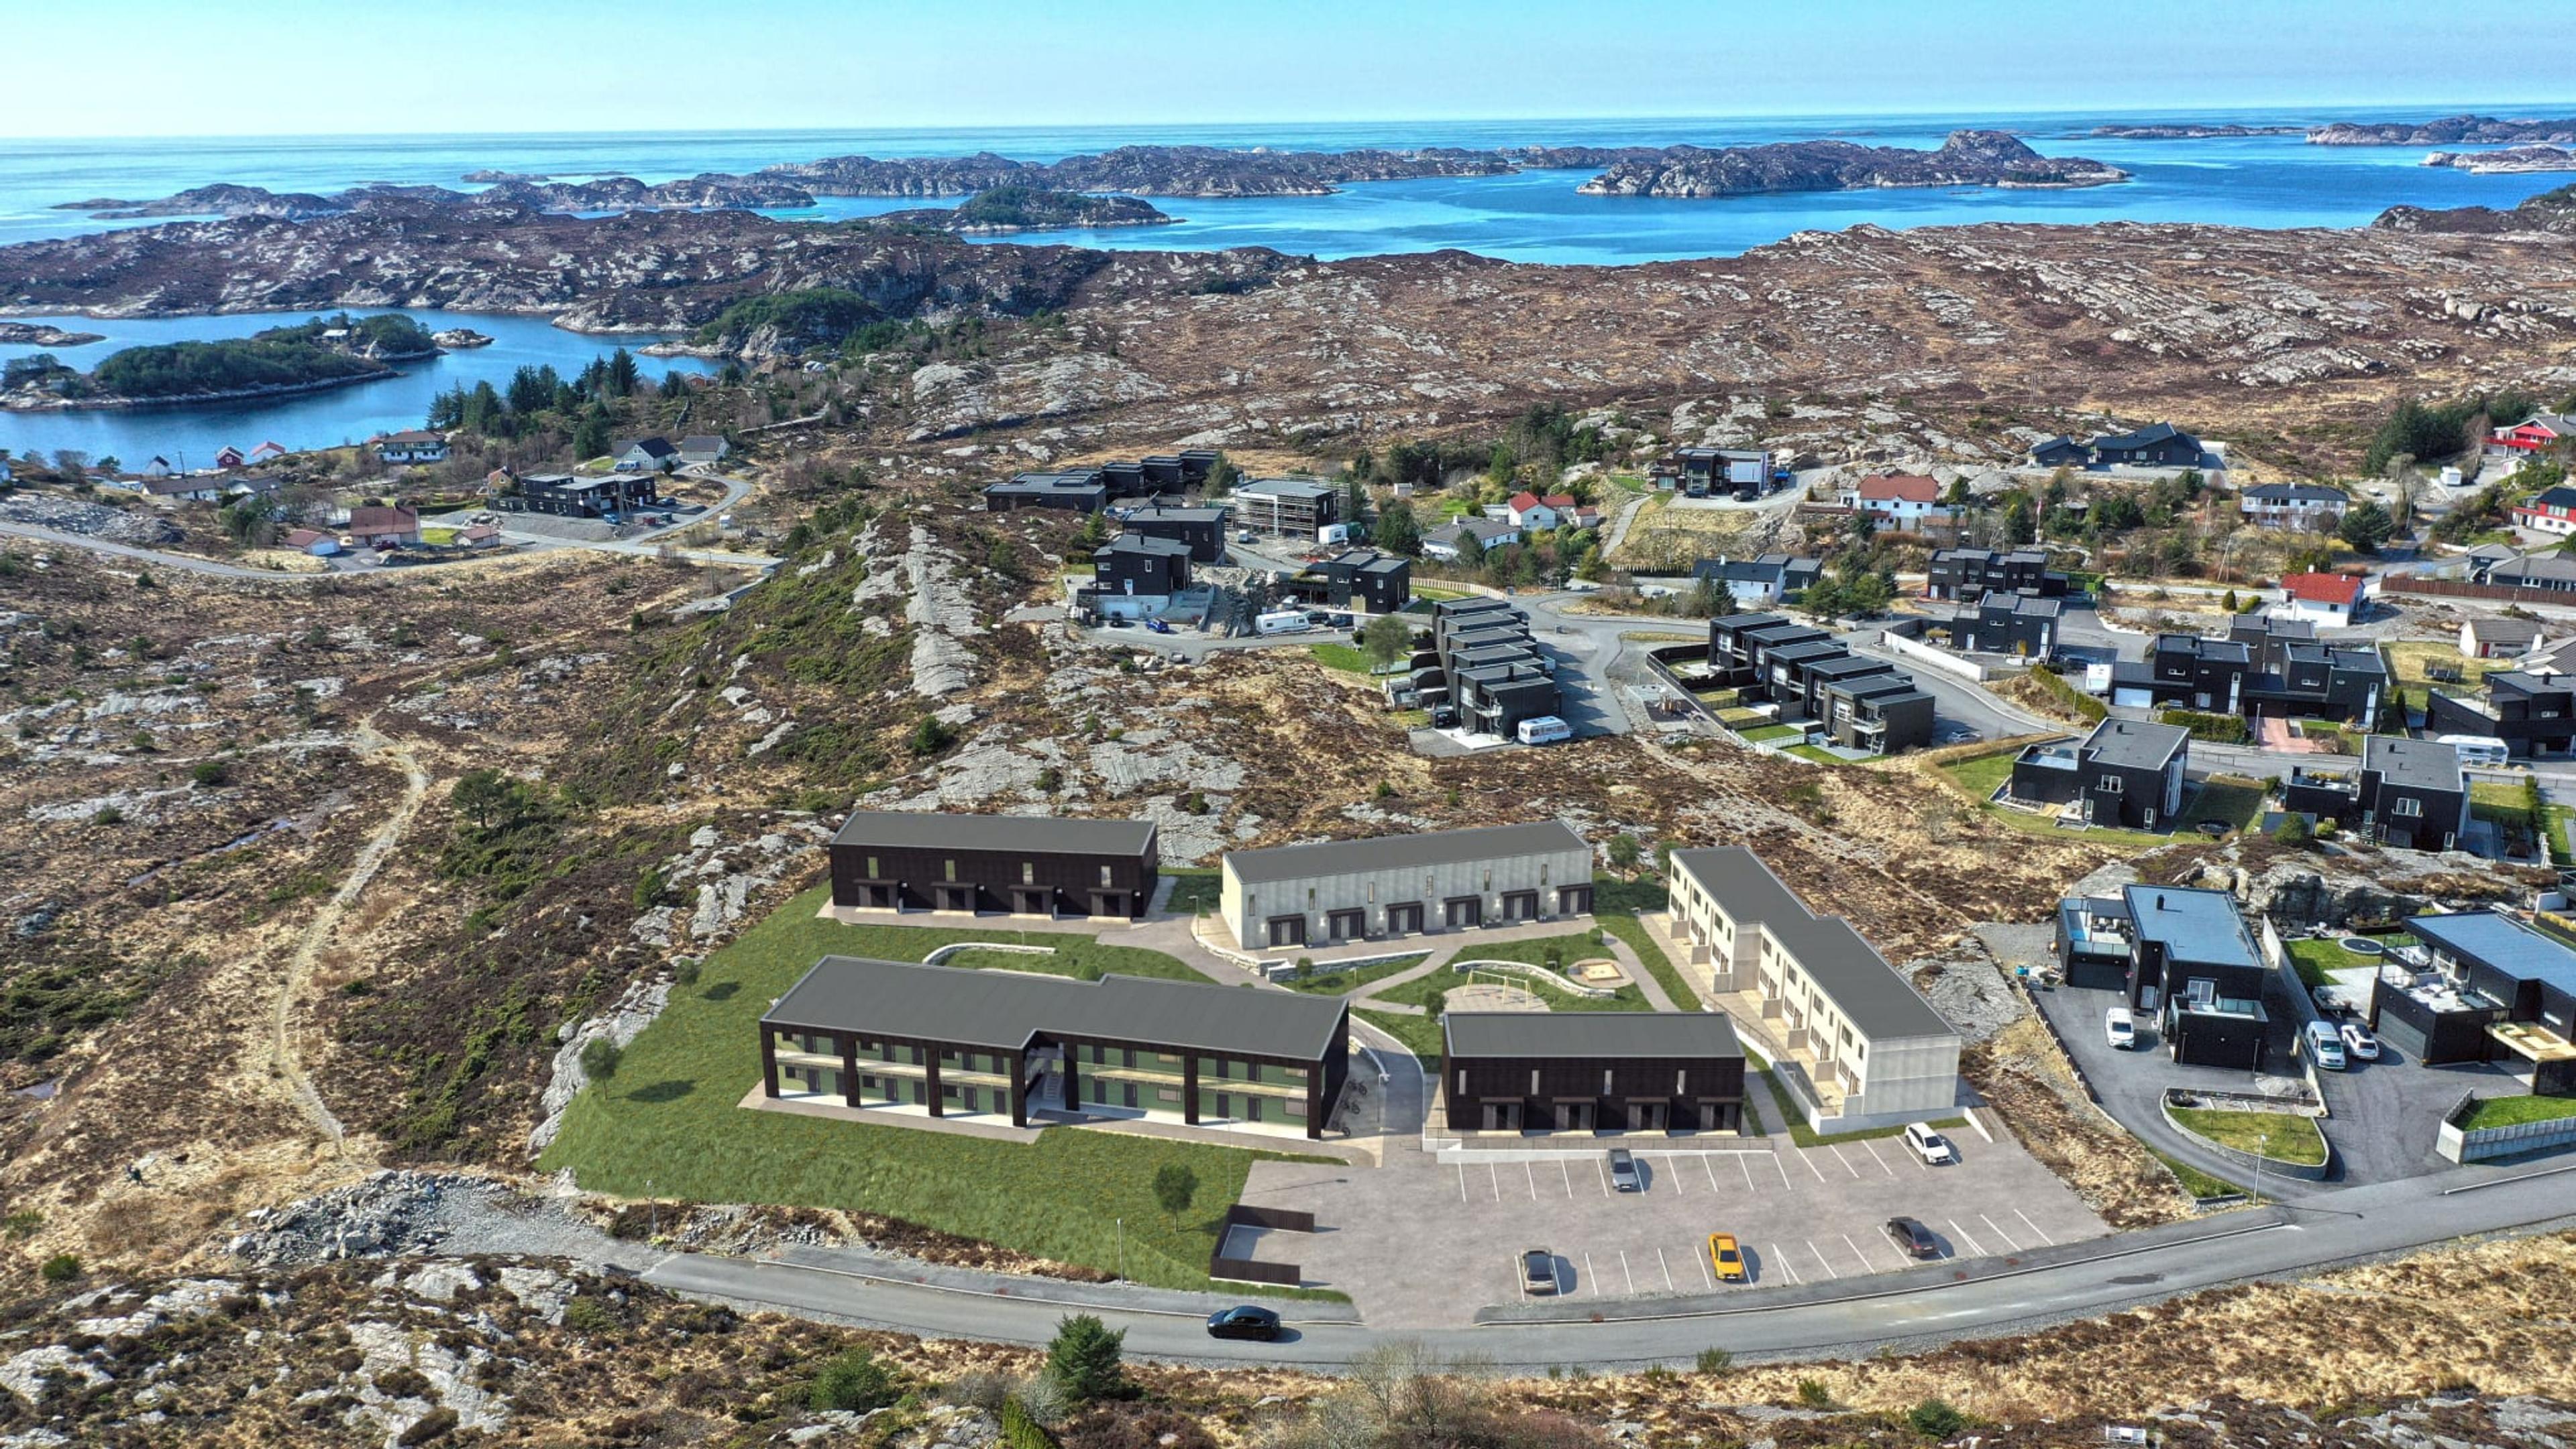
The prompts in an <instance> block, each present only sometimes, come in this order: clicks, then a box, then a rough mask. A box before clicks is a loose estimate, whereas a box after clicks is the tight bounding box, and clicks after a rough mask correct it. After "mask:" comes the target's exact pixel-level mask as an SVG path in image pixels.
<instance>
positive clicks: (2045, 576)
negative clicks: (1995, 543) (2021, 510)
mask: <svg viewBox="0 0 2576 1449" xmlns="http://www.w3.org/2000/svg"><path fill="white" fill-rule="evenodd" d="M2066 589H2067V579H2066V575H2064V574H2062V573H2058V572H2056V571H2055V570H2053V569H2051V568H2049V566H2048V552H2047V550H2045V549H2037V548H2019V549H2013V550H2011V551H2009V552H1998V551H1996V550H1994V549H1990V548H1945V549H1942V550H1940V551H1939V552H1937V553H1935V554H1933V555H1932V566H1931V574H1930V577H1929V578H1928V579H1927V581H1926V582H1925V585H1924V590H1923V592H1924V593H1925V595H1926V596H1928V597H1931V598H1935V599H1948V600H1952V601H1954V602H1957V603H1962V604H1973V603H1975V602H1977V601H1978V600H1979V599H1982V598H1984V597H1985V596H1986V595H1988V594H2018V593H2022V592H2025V591H2027V592H2029V593H2030V594H2031V595H2033V596H2034V597H2037V598H2043V599H2062V598H2064V597H2066Z"/></svg>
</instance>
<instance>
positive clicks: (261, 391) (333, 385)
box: [0, 353, 436, 413]
mask: <svg viewBox="0 0 2576 1449" xmlns="http://www.w3.org/2000/svg"><path fill="white" fill-rule="evenodd" d="M431 355H432V356H435V355H436V354H434V353H433V354H431ZM400 376H402V370H401V369H400V368H394V367H388V368H385V369H383V370H382V371H378V372H370V373H363V374H360V375H358V376H355V377H324V378H316V379H314V380H313V381H311V382H280V383H270V384H267V385H265V386H262V387H235V388H225V389H222V390H221V391H217V392H192V393H182V394H178V395H175V396H171V397H105V398H48V399H45V400H44V401H41V402H20V401H18V400H17V399H15V398H0V412H11V413H85V412H147V411H151V410H154V409H159V408H192V407H205V406H209V405H211V404H217V403H232V402H257V401H260V400H262V399H266V398H277V397H295V396H299V395H301V394H304V393H315V392H333V391H337V390H338V389H340V388H344V387H360V386H363V385H365V384H367V383H371V382H383V381H385V380H386V379H387V378H394V377H400Z"/></svg>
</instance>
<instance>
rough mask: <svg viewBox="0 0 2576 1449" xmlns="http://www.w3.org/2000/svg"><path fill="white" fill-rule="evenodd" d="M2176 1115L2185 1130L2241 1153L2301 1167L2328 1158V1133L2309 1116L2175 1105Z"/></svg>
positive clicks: (2175, 1118) (2314, 1164)
mask: <svg viewBox="0 0 2576 1449" xmlns="http://www.w3.org/2000/svg"><path fill="white" fill-rule="evenodd" d="M2173 1116H2174V1120H2175V1121H2176V1122H2179V1123H2181V1124H2182V1126H2183V1129H2184V1130H2185V1131H2188V1132H2193V1133H2197V1134H2198V1135H2200V1136H2202V1137H2206V1138H2208V1139H2209V1140H2210V1141H2212V1142H2215V1143H2217V1144H2218V1145H2219V1146H2221V1147H2230V1148H2234V1149H2235V1150H2236V1151H2238V1152H2251V1153H2256V1154H2259V1155H2261V1156H2264V1157H2268V1158H2270V1159H2272V1160H2273V1161H2274V1162H2288V1163H2294V1164H2296V1165H2298V1166H2302V1167H2315V1166H2319V1165H2321V1164H2323V1163H2324V1162H2325V1160H2326V1139H2325V1134H2324V1133H2323V1132H2320V1131H2318V1130H2317V1124H2316V1123H2315V1122H2314V1121H2312V1120H2310V1119H2308V1118H2306V1117H2294V1116H2291V1115H2290V1114H2289V1113H2286V1112H2230V1111H2227V1110H2224V1109H2222V1108H2216V1107H2176V1108H2174V1109H2173Z"/></svg>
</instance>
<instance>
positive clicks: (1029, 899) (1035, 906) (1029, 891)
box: [1011, 886, 1055, 916]
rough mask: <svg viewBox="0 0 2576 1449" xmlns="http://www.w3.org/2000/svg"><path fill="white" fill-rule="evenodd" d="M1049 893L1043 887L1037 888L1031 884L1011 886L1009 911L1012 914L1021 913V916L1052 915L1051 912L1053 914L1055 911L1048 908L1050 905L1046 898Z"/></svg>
mask: <svg viewBox="0 0 2576 1449" xmlns="http://www.w3.org/2000/svg"><path fill="white" fill-rule="evenodd" d="M1049 894H1050V893H1049V892H1048V891H1046V890H1045V889H1043V888H1038V887H1031V886H1014V887H1012V888H1011V912H1012V914H1014V915H1021V916H1048V915H1053V914H1055V913H1054V911H1052V910H1050V909H1049V906H1050V904H1051V902H1050V901H1049V900H1048V896H1049Z"/></svg>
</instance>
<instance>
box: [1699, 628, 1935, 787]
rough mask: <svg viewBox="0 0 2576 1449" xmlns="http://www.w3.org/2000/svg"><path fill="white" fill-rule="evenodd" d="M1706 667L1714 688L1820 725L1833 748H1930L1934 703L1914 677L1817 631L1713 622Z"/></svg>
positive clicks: (1790, 717) (1783, 716) (1793, 720)
mask: <svg viewBox="0 0 2576 1449" xmlns="http://www.w3.org/2000/svg"><path fill="white" fill-rule="evenodd" d="M1708 667H1709V675H1710V678H1711V680H1712V682H1714V683H1716V684H1717V685H1719V686H1721V687H1727V688H1733V689H1736V690H1738V691H1739V692H1740V697H1743V698H1750V699H1755V700H1768V701H1770V702H1772V703H1775V704H1777V705H1778V706H1779V707H1780V716H1781V719H1782V720H1783V722H1786V723H1793V724H1794V723H1797V722H1799V721H1801V720H1805V721H1809V722H1812V723H1815V724H1817V725H1820V726H1822V727H1823V729H1824V731H1825V733H1826V735H1827V737H1828V738H1830V739H1832V740H1833V742H1834V743H1836V744H1838V745H1843V746H1846V747H1849V748H1852V749H1868V750H1876V751H1878V752H1880V753H1882V754H1894V753H1895V752H1896V751H1898V750H1904V749H1912V748H1915V747H1917V746H1921V745H1927V744H1930V743H1931V742H1932V715H1933V706H1932V696H1931V695H1929V694H1926V693H1924V692H1923V690H1922V689H1921V688H1919V687H1918V686H1917V685H1916V684H1915V683H1914V676H1913V675H1911V674H1908V673H1906V672H1905V671H1904V670H1901V669H1899V668H1897V667H1896V666H1895V665H1893V664H1890V663H1888V662H1887V661H1885V660H1883V659H1867V658H1863V657H1861V656H1860V655H1857V654H1854V653H1852V652H1851V649H1850V648H1849V646H1847V645H1845V644H1843V643H1842V642H1841V641H1840V640H1837V639H1835V638H1834V637H1833V635H1831V634H1830V633H1828V632H1826V631H1825V630H1823V629H1818V628H1815V627H1812V626H1810V625H1805V624H1795V623H1791V622H1790V621H1789V620H1787V619H1785V618H1783V617H1781V616H1780V615H1778V614H1729V615H1727V616H1726V617H1724V618H1721V619H1712V620H1710V621H1709V626H1708Z"/></svg>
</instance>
